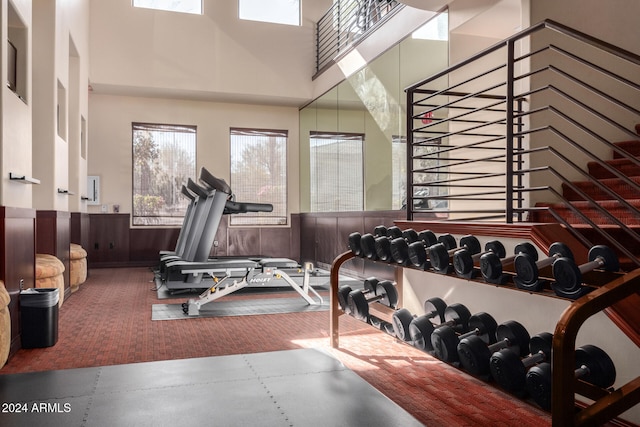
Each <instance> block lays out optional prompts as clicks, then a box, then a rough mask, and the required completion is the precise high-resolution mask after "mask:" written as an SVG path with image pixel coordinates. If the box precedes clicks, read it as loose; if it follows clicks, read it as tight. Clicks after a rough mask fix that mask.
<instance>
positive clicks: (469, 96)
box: [414, 82, 505, 108]
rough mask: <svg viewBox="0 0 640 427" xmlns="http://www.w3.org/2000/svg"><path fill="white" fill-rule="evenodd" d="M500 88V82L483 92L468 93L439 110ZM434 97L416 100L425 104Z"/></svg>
mask: <svg viewBox="0 0 640 427" xmlns="http://www.w3.org/2000/svg"><path fill="white" fill-rule="evenodd" d="M502 86H505V83H503V82H501V83H496V84H495V85H493V86H489V87H488V88H485V89H483V90H479V91H477V92H473V93H470V94H468V95H465V96H463V97H462V98H458V99H454V100H453V101H450V102H447V103H444V104H441V108H447V107H448V106H450V105H455V104H457V103H460V102H462V101H468V100H469V99H472V98H478V96H479V95H481V94H484V93H485V92H488V91H490V90H494V89H497V88H499V87H502ZM434 96H436V95H431V96H428V97H426V98H423V99H420V100H418V101H417V102H425V101H428V100H429V99H431V98H433V97H434ZM414 104H415V103H414Z"/></svg>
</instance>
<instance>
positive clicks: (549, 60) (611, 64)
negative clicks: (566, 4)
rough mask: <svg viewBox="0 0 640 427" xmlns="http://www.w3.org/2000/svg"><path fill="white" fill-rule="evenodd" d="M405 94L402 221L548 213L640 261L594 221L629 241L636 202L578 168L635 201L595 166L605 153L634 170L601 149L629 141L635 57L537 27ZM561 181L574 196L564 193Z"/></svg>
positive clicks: (628, 157)
mask: <svg viewBox="0 0 640 427" xmlns="http://www.w3.org/2000/svg"><path fill="white" fill-rule="evenodd" d="M406 95H407V148H408V149H407V165H408V167H407V198H406V200H407V219H408V220H419V219H421V218H427V217H431V218H432V217H433V213H434V212H436V213H438V216H439V217H440V218H443V219H444V220H456V221H459V220H476V221H493V222H504V223H509V224H510V223H514V222H524V221H538V219H541V220H544V218H553V219H554V220H555V221H557V222H560V223H562V224H563V225H565V226H566V227H567V228H568V229H569V230H570V231H571V232H572V234H574V235H575V236H576V237H577V238H579V239H580V240H581V241H582V242H583V243H584V244H585V245H586V246H587V247H588V246H592V245H593V244H592V242H590V241H589V239H588V238H587V237H585V236H584V235H582V234H581V233H580V232H579V229H580V228H582V227H589V228H592V229H593V230H595V232H596V235H597V236H600V237H599V239H604V240H605V241H607V242H608V243H607V244H610V245H612V246H613V247H616V248H617V249H618V250H619V252H620V253H622V254H624V255H625V256H626V257H628V258H629V261H630V262H631V263H633V264H635V265H637V266H640V259H639V258H638V255H637V254H634V253H632V252H631V251H630V250H629V248H628V244H627V245H624V244H621V243H619V242H618V241H617V240H616V239H615V238H614V236H612V235H611V234H610V232H609V231H608V227H607V226H604V224H611V225H613V226H616V227H619V228H620V229H622V230H624V232H625V233H626V234H628V235H629V236H630V238H631V239H633V240H634V241H635V242H637V243H640V234H638V232H637V230H638V227H632V226H630V224H631V225H640V210H639V207H640V203H639V202H633V201H629V200H627V198H628V197H626V196H625V195H624V194H618V193H617V192H616V191H614V190H613V189H611V188H609V187H607V186H606V185H604V184H603V183H602V182H600V180H599V179H597V178H595V177H594V176H592V175H590V174H589V173H588V172H587V170H586V165H587V164H588V163H589V162H591V163H592V164H593V165H597V166H599V167H600V168H601V169H602V170H604V171H606V173H607V174H608V175H609V176H611V177H612V178H615V179H616V180H617V181H619V182H620V183H621V184H622V185H624V187H625V188H626V189H627V190H628V191H630V192H632V194H637V195H638V196H634V198H637V199H640V185H639V184H638V183H637V182H636V181H635V180H633V179H631V178H630V177H629V176H628V175H627V173H626V172H625V171H624V169H621V168H616V167H614V166H612V165H611V164H609V163H607V162H606V159H611V158H612V157H611V156H612V155H613V153H615V154H616V156H617V158H619V159H621V161H623V162H626V163H627V164H628V165H630V167H635V168H639V169H640V159H638V158H637V157H636V156H635V155H633V154H632V153H629V152H628V151H626V150H625V149H624V148H622V147H621V146H618V145H615V144H613V143H612V142H611V141H620V140H625V139H634V140H635V139H638V136H637V135H636V134H635V133H634V132H633V131H632V129H633V127H634V125H635V124H636V123H639V122H640V106H639V105H638V101H637V100H638V99H640V56H638V55H636V54H633V53H631V52H628V51H625V50H623V49H620V48H618V47H616V46H614V45H611V44H609V43H606V42H604V41H602V40H598V39H596V38H594V37H591V36H589V35H587V34H584V33H582V32H579V31H576V30H574V29H572V28H569V27H567V26H564V25H562V24H559V23H557V22H555V21H552V20H545V21H543V22H540V23H538V24H536V25H534V26H532V27H530V28H528V29H526V30H524V31H521V32H519V33H518V34H515V35H514V36H512V37H510V38H508V39H506V40H504V41H502V42H500V43H497V44H495V45H493V46H491V47H489V48H487V49H485V50H483V51H482V52H480V53H478V54H477V55H475V56H473V57H471V58H469V59H466V60H464V61H462V62H460V63H458V64H455V65H453V66H451V67H449V68H448V69H446V70H443V71H441V72H439V73H437V74H434V75H433V76H431V77H429V78H427V79H424V80H422V81H420V82H417V83H416V84H414V85H412V86H410V87H408V88H407V89H406ZM639 144H640V142H639ZM579 165H584V166H579ZM578 180H581V181H585V182H588V183H589V184H588V185H589V186H592V187H594V188H596V189H597V190H598V191H599V193H600V194H604V195H605V197H606V200H608V201H613V202H614V203H613V204H615V206H616V211H611V210H607V209H605V208H603V207H602V206H601V204H600V203H599V201H598V200H596V199H594V198H593V197H592V196H591V195H590V194H589V193H588V192H586V191H583V190H582V189H581V188H579V187H578V186H577V185H576V184H575V182H576V181H578ZM563 186H564V187H565V188H568V189H570V190H572V191H573V194H574V197H572V198H571V199H576V198H577V199H581V200H569V198H567V197H565V196H564V195H563V192H562V188H563ZM576 195H577V197H576ZM543 202H544V203H543ZM560 207H563V209H560ZM586 209H588V210H589V212H591V213H595V215H596V216H597V218H596V217H592V216H590V215H589V214H588V213H587V212H586V211H585V210H586ZM568 214H570V215H571V217H573V219H571V218H570V217H568V216H567V215H568ZM592 238H593V237H592Z"/></svg>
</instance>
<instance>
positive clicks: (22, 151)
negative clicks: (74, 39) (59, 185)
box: [0, 0, 34, 208]
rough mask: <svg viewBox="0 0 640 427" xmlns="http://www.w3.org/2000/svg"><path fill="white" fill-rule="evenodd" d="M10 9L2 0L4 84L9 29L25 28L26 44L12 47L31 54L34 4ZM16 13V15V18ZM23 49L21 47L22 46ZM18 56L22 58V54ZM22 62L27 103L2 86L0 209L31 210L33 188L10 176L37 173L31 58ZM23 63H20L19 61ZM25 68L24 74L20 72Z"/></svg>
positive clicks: (22, 2) (20, 3)
mask: <svg viewBox="0 0 640 427" xmlns="http://www.w3.org/2000/svg"><path fill="white" fill-rule="evenodd" d="M12 5H13V6H11V9H12V14H11V15H9V3H8V0H2V2H0V7H1V8H2V11H1V13H0V17H2V20H1V23H0V29H1V33H0V34H1V35H2V37H0V39H1V40H2V41H3V45H2V48H0V52H2V53H3V55H2V56H1V59H0V64H1V65H2V67H1V70H2V74H1V75H2V81H3V82H5V81H6V78H7V77H6V76H7V59H6V54H5V51H6V50H5V49H6V47H5V46H6V41H5V40H6V39H7V36H8V33H9V26H15V25H17V24H18V23H19V24H20V26H23V27H24V31H22V32H24V40H20V43H18V40H13V43H15V44H16V45H18V46H19V47H21V49H20V53H21V54H22V55H25V52H31V50H32V47H31V20H32V18H31V15H32V7H31V2H29V1H27V0H20V1H13V2H12ZM14 12H15V14H14ZM20 45H22V46H20ZM20 53H19V54H20ZM23 58H24V59H23V61H24V62H22V64H21V66H20V67H19V69H18V79H21V80H22V81H18V87H19V88H20V87H21V90H23V92H22V93H23V94H24V100H22V99H20V98H18V96H16V94H15V93H13V92H12V91H11V90H10V89H9V88H8V87H7V85H6V84H2V85H0V101H1V103H0V113H1V114H2V120H1V121H0V129H1V134H0V147H1V154H0V158H1V159H2V163H1V170H0V171H1V172H2V185H1V186H0V205H3V206H12V207H20V208H30V207H31V194H32V186H31V185H23V184H20V183H18V182H11V181H9V173H14V174H16V175H19V176H28V177H32V176H33V175H34V172H33V170H32V167H31V109H32V108H31V102H32V99H31V98H32V97H31V78H30V76H31V67H32V64H31V58H30V56H29V55H27V56H26V57H24V56H23ZM19 61H20V60H19ZM22 67H24V69H22V70H23V72H21V71H22V70H21V68H22Z"/></svg>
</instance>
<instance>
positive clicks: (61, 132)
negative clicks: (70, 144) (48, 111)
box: [57, 80, 67, 141]
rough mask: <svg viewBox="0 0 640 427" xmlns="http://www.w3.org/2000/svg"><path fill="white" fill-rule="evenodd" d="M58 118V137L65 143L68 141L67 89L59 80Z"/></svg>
mask: <svg viewBox="0 0 640 427" xmlns="http://www.w3.org/2000/svg"><path fill="white" fill-rule="evenodd" d="M57 118H58V124H57V128H58V136H59V137H60V138H62V139H64V140H65V141H66V140H67V89H66V88H65V87H64V85H63V84H62V82H60V80H58V105H57Z"/></svg>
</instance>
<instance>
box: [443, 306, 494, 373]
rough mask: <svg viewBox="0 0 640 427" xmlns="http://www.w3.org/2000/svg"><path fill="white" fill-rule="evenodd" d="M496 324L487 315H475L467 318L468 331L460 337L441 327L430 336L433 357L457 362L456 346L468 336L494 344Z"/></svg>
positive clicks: (491, 317) (449, 328)
mask: <svg viewBox="0 0 640 427" xmlns="http://www.w3.org/2000/svg"><path fill="white" fill-rule="evenodd" d="M497 328H498V323H497V322H496V320H495V319H494V318H493V316H491V315H490V314H489V313H484V312H481V313H476V314H474V315H473V316H471V317H470V318H469V331H468V332H465V333H464V334H462V335H459V334H457V333H456V331H455V329H453V328H452V327H450V326H443V327H441V328H438V329H436V330H435V331H433V333H432V334H431V346H432V347H433V355H434V356H435V357H437V358H438V359H440V360H442V361H444V362H449V363H455V362H457V361H458V344H459V342H460V340H463V339H465V338H467V337H470V336H473V335H475V336H478V337H479V338H480V339H482V341H484V342H485V343H487V344H493V343H495V342H496V329H497Z"/></svg>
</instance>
